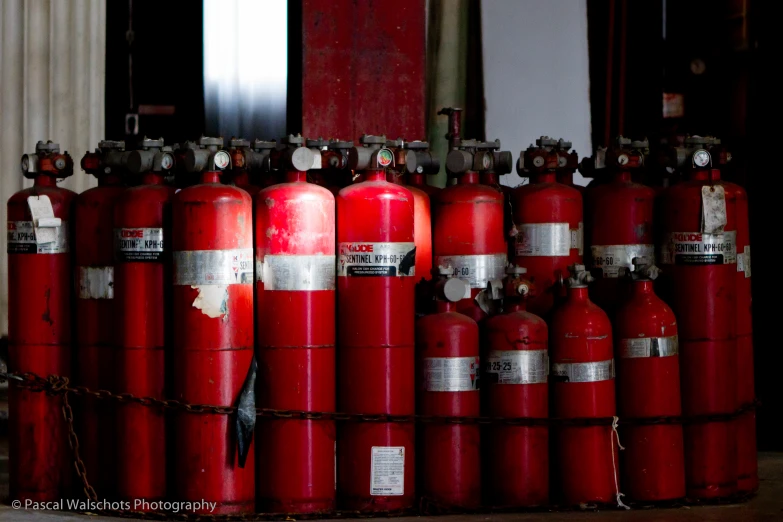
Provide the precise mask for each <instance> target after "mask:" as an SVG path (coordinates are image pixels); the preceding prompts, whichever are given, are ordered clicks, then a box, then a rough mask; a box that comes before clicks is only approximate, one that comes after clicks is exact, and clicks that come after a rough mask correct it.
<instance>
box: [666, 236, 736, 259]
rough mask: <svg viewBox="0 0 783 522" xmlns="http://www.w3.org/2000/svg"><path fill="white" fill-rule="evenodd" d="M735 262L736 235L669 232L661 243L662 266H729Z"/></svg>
mask: <svg viewBox="0 0 783 522" xmlns="http://www.w3.org/2000/svg"><path fill="white" fill-rule="evenodd" d="M736 262H737V233H736V232H735V231H730V232H722V233H719V234H705V233H702V232H671V233H669V234H666V236H665V237H664V240H663V243H661V264H664V265H730V264H733V263H736Z"/></svg>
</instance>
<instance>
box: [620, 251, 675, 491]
mask: <svg viewBox="0 0 783 522" xmlns="http://www.w3.org/2000/svg"><path fill="white" fill-rule="evenodd" d="M631 261H632V263H633V266H634V268H635V269H634V272H633V282H632V284H631V289H630V292H629V297H628V299H627V301H625V302H623V303H622V304H621V305H620V307H619V309H618V311H617V315H616V319H615V322H614V343H615V354H616V357H617V411H618V414H619V416H620V418H625V417H628V418H636V419H643V418H645V417H664V416H674V417H677V416H679V415H680V414H681V413H682V408H681V406H680V361H679V356H678V346H677V321H676V319H675V318H674V312H672V310H671V308H669V307H668V306H667V305H666V303H664V302H663V301H661V300H660V299H659V298H658V297H657V296H656V295H655V292H654V291H653V280H654V279H655V278H656V277H657V275H658V269H657V268H656V267H655V266H654V265H652V258H647V257H635V258H633V259H632V260H631ZM621 431H622V434H623V441H624V442H625V451H624V452H623V466H622V471H623V473H622V476H623V487H624V488H625V494H626V495H628V497H629V498H631V499H633V500H637V501H648V502H649V501H659V500H672V499H677V498H682V497H684V496H685V461H684V459H685V457H684V455H683V441H682V425H680V424H647V425H643V424H642V425H637V424H630V425H628V426H623V428H622V430H621Z"/></svg>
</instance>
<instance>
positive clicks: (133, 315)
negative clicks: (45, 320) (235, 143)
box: [114, 152, 175, 501]
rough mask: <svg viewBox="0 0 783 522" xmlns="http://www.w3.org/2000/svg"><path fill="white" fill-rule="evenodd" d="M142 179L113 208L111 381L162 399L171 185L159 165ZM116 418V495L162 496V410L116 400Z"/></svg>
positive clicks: (164, 455) (124, 389)
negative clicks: (166, 183) (114, 337)
mask: <svg viewBox="0 0 783 522" xmlns="http://www.w3.org/2000/svg"><path fill="white" fill-rule="evenodd" d="M134 153H135V152H134ZM158 154H161V153H158ZM162 154H167V153H162ZM169 158H170V159H171V157H170V156H169ZM172 162H173V161H172ZM141 181H142V184H141V185H139V186H137V187H133V188H129V189H127V190H125V191H124V192H122V193H121V194H120V196H119V197H118V198H117V201H116V204H115V207H114V249H115V250H114V255H115V273H114V276H115V277H114V300H115V307H116V308H115V309H116V316H115V321H116V322H115V325H116V329H117V333H116V348H115V352H114V354H115V382H116V387H117V390H118V391H120V392H123V393H126V392H127V393H132V394H134V395H136V396H137V397H156V398H158V399H165V398H167V396H168V394H167V393H166V356H167V354H168V353H169V351H170V349H171V333H172V332H171V321H172V317H171V312H170V311H171V286H170V281H171V244H170V242H171V239H172V238H171V199H172V197H173V195H174V190H175V189H174V188H173V187H170V186H166V185H164V184H163V172H162V171H157V172H152V171H149V172H145V173H143V175H142V178H141ZM116 423H117V432H116V440H117V495H118V497H119V498H120V499H123V500H128V501H132V500H135V499H146V500H150V501H154V500H162V499H164V498H166V483H167V482H166V480H167V452H166V418H165V413H164V411H163V410H162V409H159V408H151V407H145V406H142V405H139V404H118V405H117V406H116Z"/></svg>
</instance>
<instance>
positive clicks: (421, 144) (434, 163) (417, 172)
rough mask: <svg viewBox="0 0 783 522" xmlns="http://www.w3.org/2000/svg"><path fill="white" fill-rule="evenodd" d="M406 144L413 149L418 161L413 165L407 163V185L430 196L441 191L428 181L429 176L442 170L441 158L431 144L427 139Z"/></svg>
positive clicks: (406, 146) (407, 147)
mask: <svg viewBox="0 0 783 522" xmlns="http://www.w3.org/2000/svg"><path fill="white" fill-rule="evenodd" d="M404 146H405V148H406V149H408V150H411V151H413V153H414V154H415V156H416V162H415V164H414V165H413V166H411V165H406V167H407V171H408V179H407V185H408V186H409V187H416V188H417V189H419V190H422V191H424V192H426V193H427V195H428V196H430V197H432V196H434V195H435V194H437V193H438V192H440V191H441V190H442V189H440V188H439V187H433V186H432V185H430V184H428V183H427V176H429V175H434V174H437V173H438V172H440V159H439V158H438V156H437V155H436V154H435V153H434V152H433V151H431V150H430V144H429V143H427V142H426V141H418V140H414V141H409V142H406V143H405V145H404Z"/></svg>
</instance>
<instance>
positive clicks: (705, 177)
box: [688, 169, 720, 181]
mask: <svg viewBox="0 0 783 522" xmlns="http://www.w3.org/2000/svg"><path fill="white" fill-rule="evenodd" d="M688 179H689V180H691V181H720V170H718V169H699V170H695V169H692V170H689V171H688Z"/></svg>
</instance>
